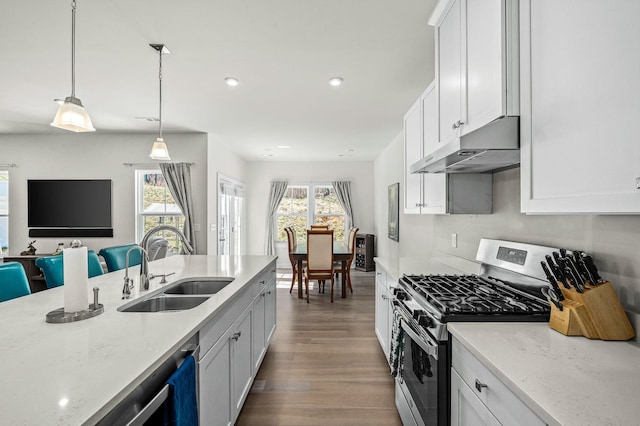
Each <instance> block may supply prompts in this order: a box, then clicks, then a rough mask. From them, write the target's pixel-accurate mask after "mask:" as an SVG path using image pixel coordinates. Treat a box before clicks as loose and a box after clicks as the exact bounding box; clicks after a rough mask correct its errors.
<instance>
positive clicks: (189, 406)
mask: <svg viewBox="0 0 640 426" xmlns="http://www.w3.org/2000/svg"><path fill="white" fill-rule="evenodd" d="M167 384H168V385H169V399H168V401H167V405H166V411H165V422H164V423H165V425H170V426H197V425H198V398H197V395H196V360H195V359H194V358H193V356H192V355H189V356H187V357H186V358H185V360H184V361H183V362H182V365H181V366H180V368H178V370H176V372H175V373H173V374H172V375H171V377H169V380H167Z"/></svg>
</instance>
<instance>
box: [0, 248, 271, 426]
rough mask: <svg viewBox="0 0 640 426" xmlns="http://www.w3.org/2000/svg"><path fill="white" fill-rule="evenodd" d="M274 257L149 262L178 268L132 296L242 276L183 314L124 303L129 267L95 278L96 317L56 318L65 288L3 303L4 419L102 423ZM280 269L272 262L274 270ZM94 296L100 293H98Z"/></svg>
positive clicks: (160, 270) (0, 396) (156, 269)
mask: <svg viewBox="0 0 640 426" xmlns="http://www.w3.org/2000/svg"><path fill="white" fill-rule="evenodd" d="M275 259H276V257H274V256H204V255H203V256H200V255H197V256H173V257H168V258H165V259H160V260H157V261H154V262H150V263H149V271H150V273H151V274H154V275H162V274H170V273H172V272H173V273H174V274H173V275H171V276H169V277H168V279H167V280H168V283H167V284H162V285H161V284H159V281H160V279H154V280H152V281H151V285H150V289H149V290H148V291H143V292H139V291H138V288H137V282H138V277H137V274H138V271H139V267H132V268H129V276H130V277H135V279H134V281H135V288H134V289H133V290H132V294H131V300H132V299H135V298H137V297H141V296H144V295H146V294H148V293H151V292H153V291H155V290H158V289H159V288H160V287H163V286H166V285H169V284H171V283H172V282H176V281H179V280H182V279H185V278H207V277H233V278H235V280H234V281H233V282H232V283H231V284H229V285H228V286H226V287H225V288H223V289H222V290H221V291H219V292H218V293H216V294H214V295H212V296H211V297H210V298H209V299H207V300H206V301H205V302H204V303H202V304H201V305H199V306H196V307H195V308H192V309H189V310H184V311H178V312H158V313H133V312H119V311H117V308H118V307H120V306H122V305H124V304H126V303H128V302H130V301H131V300H122V298H121V297H122V286H123V277H124V271H116V272H112V273H109V274H105V275H102V276H98V277H95V278H91V279H90V280H89V289H88V293H90V294H93V293H92V291H91V289H92V288H93V287H98V288H100V303H101V304H103V305H104V313H102V314H100V315H98V316H96V317H94V318H90V319H87V320H83V321H79V322H74V323H66V324H50V323H47V322H45V315H46V314H47V313H48V312H50V311H52V310H55V309H58V308H60V307H62V306H63V304H64V287H58V288H54V289H50V290H47V291H43V292H39V293H36V294H32V295H30V296H26V297H22V298H19V299H14V300H11V301H8V302H4V303H2V304H0V338H1V339H2V363H1V365H0V376H1V377H2V382H3V386H2V389H1V390H0V412H2V415H1V418H2V423H3V424H11V425H41V424H42V425H44V424H47V425H81V424H95V423H96V422H98V421H99V420H100V419H101V418H103V417H104V416H105V415H106V414H107V413H109V411H111V410H112V409H113V408H114V407H115V406H116V405H117V404H118V403H119V402H120V401H121V400H122V399H124V397H125V396H127V395H128V394H129V393H130V392H131V391H132V390H133V389H134V388H135V387H136V386H138V385H139V384H140V383H141V382H142V381H143V380H144V379H145V378H146V377H148V376H149V375H150V374H151V373H153V372H154V371H155V370H156V369H157V368H158V367H159V366H160V365H161V364H162V362H163V361H164V360H166V359H167V358H168V357H169V356H171V355H172V354H173V353H174V352H175V351H176V350H177V349H178V348H179V347H180V346H181V345H182V344H183V343H185V342H186V341H187V340H189V339H190V338H191V337H193V336H194V335H195V334H196V333H198V331H199V330H200V329H201V328H202V327H203V326H204V325H206V324H208V323H209V321H210V320H211V319H212V318H214V317H215V316H216V314H217V313H219V312H220V311H221V310H222V309H223V308H224V307H225V306H227V305H228V304H229V303H231V302H233V301H234V300H235V299H236V298H237V297H238V295H239V294H241V293H243V290H244V289H245V288H246V287H247V285H248V284H249V283H251V282H252V279H254V278H255V277H256V276H258V275H260V274H261V273H264V272H265V271H267V270H269V271H271V270H273V272H274V273H275ZM269 268H271V269H269ZM89 300H90V301H92V297H90V299H89Z"/></svg>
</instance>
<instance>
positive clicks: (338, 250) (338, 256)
mask: <svg viewBox="0 0 640 426" xmlns="http://www.w3.org/2000/svg"><path fill="white" fill-rule="evenodd" d="M289 255H290V257H291V258H292V259H294V260H295V261H296V263H297V264H298V299H302V298H303V297H304V295H303V292H302V283H303V281H302V280H303V278H302V264H303V262H304V261H305V260H307V243H306V242H298V243H296V245H295V246H294V247H293V249H292V250H291V252H290V253H289ZM351 256H352V252H351V250H350V249H349V245H348V244H347V243H346V242H345V241H334V242H333V260H334V261H337V262H342V271H343V272H342V277H341V282H342V298H343V299H345V298H346V297H347V288H346V285H347V273H346V272H345V271H346V269H347V268H346V266H347V262H348V261H349V259H350V258H351Z"/></svg>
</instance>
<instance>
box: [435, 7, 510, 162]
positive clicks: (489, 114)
mask: <svg viewBox="0 0 640 426" xmlns="http://www.w3.org/2000/svg"><path fill="white" fill-rule="evenodd" d="M517 5H518V2H517V1H516V0H441V1H440V2H439V3H438V5H437V6H436V8H435V10H434V12H433V15H432V16H431V18H430V19H429V24H431V25H433V26H435V39H436V81H437V82H438V83H437V85H438V86H437V98H438V99H437V105H438V111H439V119H438V123H439V137H438V142H439V143H438V144H436V145H434V147H433V148H439V147H440V146H442V145H444V144H447V143H449V142H451V141H453V140H455V139H456V138H458V137H460V136H463V135H465V134H467V133H470V132H472V131H474V130H476V129H478V128H480V127H482V126H484V125H486V124H488V123H490V122H492V121H493V120H495V119H497V118H499V117H503V116H507V115H518V114H519V87H518V86H519V62H518V50H517V49H518V6H517ZM430 152H432V151H427V152H425V154H429V153H430Z"/></svg>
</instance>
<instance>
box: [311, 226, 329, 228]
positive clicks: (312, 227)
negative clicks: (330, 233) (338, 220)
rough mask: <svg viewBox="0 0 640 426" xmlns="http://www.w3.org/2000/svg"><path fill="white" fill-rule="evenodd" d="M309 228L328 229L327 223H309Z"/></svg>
mask: <svg viewBox="0 0 640 426" xmlns="http://www.w3.org/2000/svg"><path fill="white" fill-rule="evenodd" d="M311 229H329V225H311Z"/></svg>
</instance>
